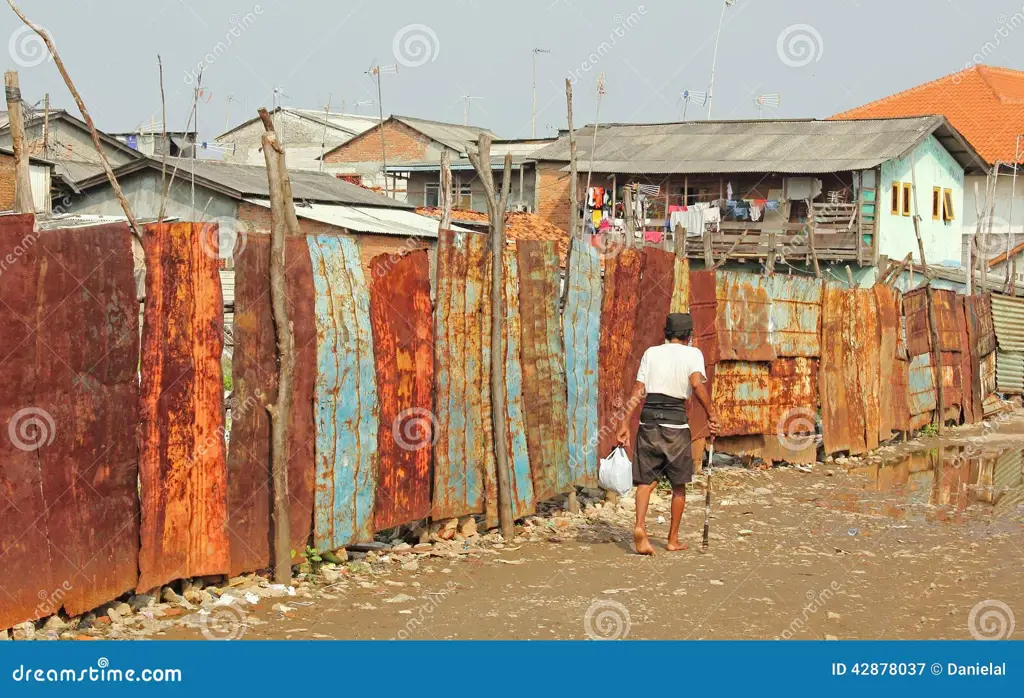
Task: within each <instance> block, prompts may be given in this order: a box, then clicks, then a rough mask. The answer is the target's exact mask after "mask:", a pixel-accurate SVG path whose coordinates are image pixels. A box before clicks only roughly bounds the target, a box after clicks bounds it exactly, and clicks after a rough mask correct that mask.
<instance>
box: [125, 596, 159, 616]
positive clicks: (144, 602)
mask: <svg viewBox="0 0 1024 698" xmlns="http://www.w3.org/2000/svg"><path fill="white" fill-rule="evenodd" d="M155 603H156V598H154V597H153V596H150V595H149V594H136V595H135V596H132V597H131V598H129V599H128V606H129V607H131V609H132V612H133V613H138V612H139V611H141V610H142V609H144V608H149V607H150V606H153V605H154V604H155Z"/></svg>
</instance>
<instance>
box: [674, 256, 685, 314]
mask: <svg viewBox="0 0 1024 698" xmlns="http://www.w3.org/2000/svg"><path fill="white" fill-rule="evenodd" d="M669 312H670V313H688V312H690V260H688V259H685V258H683V257H676V261H675V273H674V274H673V278H672V305H671V307H670V308H669Z"/></svg>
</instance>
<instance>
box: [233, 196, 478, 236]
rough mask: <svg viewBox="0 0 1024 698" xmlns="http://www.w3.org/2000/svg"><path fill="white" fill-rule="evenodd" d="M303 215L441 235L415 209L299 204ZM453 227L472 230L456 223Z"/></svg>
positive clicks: (371, 229) (360, 229)
mask: <svg viewBox="0 0 1024 698" xmlns="http://www.w3.org/2000/svg"><path fill="white" fill-rule="evenodd" d="M246 201H247V202H248V203H250V204H256V205H257V206H263V207H264V208H270V204H269V202H267V201H266V200H265V199H246ZM295 215H297V216H298V217H299V218H308V219H309V220H313V221H318V222H320V223H327V224H328V225H334V226H338V227H339V228H346V229H347V230H350V231H352V232H354V233H378V234H381V235H401V236H406V237H421V238H430V239H436V238H437V221H435V220H434V219H433V218H427V217H426V216H421V215H419V214H417V213H416V212H415V211H408V210H402V209H388V208H378V207H370V206H338V205H332V204H306V205H296V206H295ZM452 230H456V231H459V232H469V231H467V230H466V229H465V228H460V227H458V226H454V225H453V226H452Z"/></svg>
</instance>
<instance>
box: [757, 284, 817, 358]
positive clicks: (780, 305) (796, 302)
mask: <svg viewBox="0 0 1024 698" xmlns="http://www.w3.org/2000/svg"><path fill="white" fill-rule="evenodd" d="M766 282H767V284H768V295H769V296H770V297H771V299H772V306H771V342H772V346H773V347H775V353H776V354H778V355H779V356H803V357H811V358H813V357H818V356H821V284H822V282H821V281H820V280H819V279H811V278H807V277H803V276H781V275H778V276H773V277H770V278H769V279H766Z"/></svg>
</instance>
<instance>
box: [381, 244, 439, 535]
mask: <svg viewBox="0 0 1024 698" xmlns="http://www.w3.org/2000/svg"><path fill="white" fill-rule="evenodd" d="M370 269H371V276H372V279H371V282H370V322H371V324H372V326H373V348H374V359H375V362H376V366H377V396H378V400H379V401H380V422H379V430H378V437H377V449H378V454H379V466H378V468H379V470H378V475H377V495H376V505H375V507H374V528H375V529H376V530H382V529H386V528H393V527H395V526H399V525H401V524H405V523H409V522H411V521H415V520H417V519H422V518H425V517H427V516H429V515H430V478H431V472H430V460H431V459H430V456H431V444H432V443H433V438H434V434H433V428H434V420H435V417H434V415H433V412H432V409H433V404H432V400H433V385H434V330H433V326H432V322H433V317H432V314H431V303H430V263H429V259H428V257H427V252H426V250H418V251H415V252H412V253H410V254H407V255H405V256H404V257H401V258H400V259H397V260H395V259H394V257H393V256H392V255H389V254H382V255H379V256H377V257H374V259H373V261H372V262H371V263H370Z"/></svg>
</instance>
